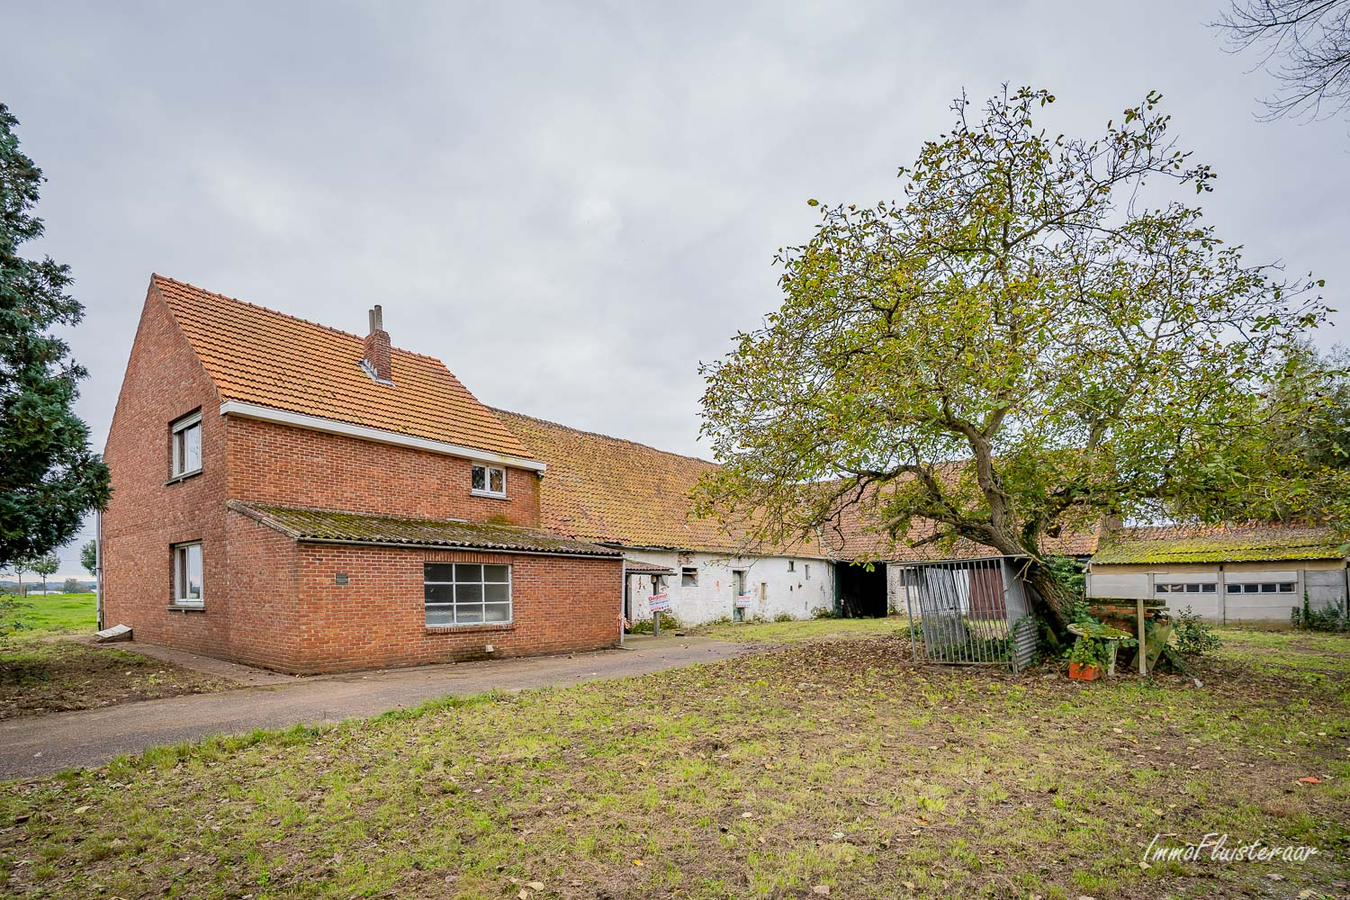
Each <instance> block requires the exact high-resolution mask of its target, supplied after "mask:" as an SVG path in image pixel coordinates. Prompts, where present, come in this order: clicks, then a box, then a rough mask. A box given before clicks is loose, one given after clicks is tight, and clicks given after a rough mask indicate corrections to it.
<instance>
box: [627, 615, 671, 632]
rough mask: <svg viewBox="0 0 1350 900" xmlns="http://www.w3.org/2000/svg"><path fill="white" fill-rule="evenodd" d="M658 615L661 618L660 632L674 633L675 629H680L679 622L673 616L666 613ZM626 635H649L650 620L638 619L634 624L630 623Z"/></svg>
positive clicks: (650, 628)
mask: <svg viewBox="0 0 1350 900" xmlns="http://www.w3.org/2000/svg"><path fill="white" fill-rule="evenodd" d="M659 615H660V616H661V630H662V631H674V630H675V629H676V628H679V627H680V622H679V620H678V619H676V618H675V617H674V616H672V615H671V614H670V613H668V612H663V613H660V614H659ZM628 633H629V634H651V633H652V620H651V619H639V620H638V621H636V622H634V623H632V624H631V625H629V626H628Z"/></svg>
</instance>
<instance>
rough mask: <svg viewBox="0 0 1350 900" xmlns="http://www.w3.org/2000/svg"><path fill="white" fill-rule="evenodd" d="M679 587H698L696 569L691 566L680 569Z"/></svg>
mask: <svg viewBox="0 0 1350 900" xmlns="http://www.w3.org/2000/svg"><path fill="white" fill-rule="evenodd" d="M680 587H698V569H696V568H694V567H693V566H685V567H683V568H682V569H680Z"/></svg>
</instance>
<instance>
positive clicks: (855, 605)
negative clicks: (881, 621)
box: [835, 563, 887, 619]
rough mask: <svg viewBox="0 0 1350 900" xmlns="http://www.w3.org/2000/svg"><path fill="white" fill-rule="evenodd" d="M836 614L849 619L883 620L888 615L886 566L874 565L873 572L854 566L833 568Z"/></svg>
mask: <svg viewBox="0 0 1350 900" xmlns="http://www.w3.org/2000/svg"><path fill="white" fill-rule="evenodd" d="M835 578H836V579H837V584H838V592H839V614H840V615H842V616H844V617H846V618H850V619H856V618H863V617H873V618H882V617H884V616H885V615H886V613H887V597H886V564H885V563H873V565H872V571H870V572H869V571H867V567H866V566H864V565H860V564H855V563H845V564H840V565H839V566H837V567H836V568H835Z"/></svg>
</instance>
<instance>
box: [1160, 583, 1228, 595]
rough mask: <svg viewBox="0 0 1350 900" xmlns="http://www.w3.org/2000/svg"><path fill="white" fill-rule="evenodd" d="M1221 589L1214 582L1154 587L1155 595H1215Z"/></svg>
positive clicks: (1161, 584)
mask: <svg viewBox="0 0 1350 900" xmlns="http://www.w3.org/2000/svg"><path fill="white" fill-rule="evenodd" d="M1218 589H1219V586H1218V585H1217V584H1215V583H1214V582H1212V581H1206V582H1202V583H1197V584H1163V583H1161V582H1160V583H1158V584H1155V585H1153V593H1155V594H1213V593H1214V592H1216V591H1217V590H1218Z"/></svg>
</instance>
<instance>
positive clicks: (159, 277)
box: [150, 272, 454, 375]
mask: <svg viewBox="0 0 1350 900" xmlns="http://www.w3.org/2000/svg"><path fill="white" fill-rule="evenodd" d="M150 280H151V281H167V282H169V283H170V284H176V285H178V286H179V287H183V288H187V289H188V290H192V291H196V292H197V293H199V294H205V295H206V296H208V297H214V298H216V299H217V300H225V301H227V302H229V303H237V304H239V305H240V306H247V307H249V308H250V309H256V310H259V311H260V312H265V313H267V314H269V315H273V316H279V317H280V318H283V319H290V320H291V321H292V322H303V323H304V324H306V325H312V326H313V327H315V328H321V329H323V330H324V331H331V332H332V333H333V334H339V335H342V336H343V337H349V338H353V339H355V340H358V341H364V340H365V337H363V336H362V335H359V334H357V333H356V332H354V331H343V330H342V329H341V328H335V327H334V326H332V325H325V324H324V323H322V322H315V321H313V320H312V319H306V318H304V317H303V316H295V315H291V314H290V313H284V312H282V311H281V310H279V309H272V307H270V306H262V305H261V304H258V303H250V302H249V301H248V300H241V299H239V298H238V297H231V296H230V295H228V294H222V293H219V292H218V291H212V290H208V289H206V288H204V287H199V286H198V285H195V284H192V283H190V282H187V281H179V280H178V279H177V278H171V277H170V276H168V275H161V274H159V273H158V272H151V273H150ZM389 349H390V350H391V351H395V352H398V353H406V354H408V355H409V356H417V357H420V358H422V359H427V360H431V361H432V362H434V363H438V364H439V365H440V366H441V368H443V369H445V370H446V371H447V372H449V371H450V367H449V366H447V365H446V364H445V361H444V360H443V359H440V358H439V357H436V356H432V355H431V354H429V353H418V352H417V351H416V350H408V349H407V348H405V347H394V346H391V347H390V348H389ZM451 374H452V375H453V374H454V373H451Z"/></svg>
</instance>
